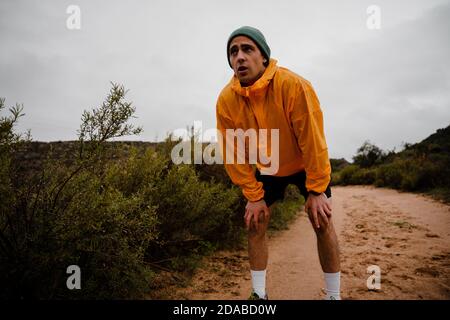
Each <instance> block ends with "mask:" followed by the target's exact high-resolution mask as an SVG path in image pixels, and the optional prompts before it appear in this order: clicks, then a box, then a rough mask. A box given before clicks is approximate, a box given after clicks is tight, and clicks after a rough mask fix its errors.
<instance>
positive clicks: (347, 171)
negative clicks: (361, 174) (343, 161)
mask: <svg viewBox="0 0 450 320" xmlns="http://www.w3.org/2000/svg"><path fill="white" fill-rule="evenodd" d="M358 170H359V167H358V166H356V165H349V166H347V167H345V168H344V169H342V170H341V171H340V172H339V178H338V179H337V181H339V184H342V185H344V186H345V185H349V184H354V183H353V181H354V180H353V176H354V175H355V174H356V172H357V171H358Z"/></svg>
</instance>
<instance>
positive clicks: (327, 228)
mask: <svg viewBox="0 0 450 320" xmlns="http://www.w3.org/2000/svg"><path fill="white" fill-rule="evenodd" d="M311 226H312V227H313V229H314V232H315V233H316V235H317V236H318V237H323V236H327V235H330V234H332V232H334V227H333V221H332V220H331V218H328V223H324V222H323V220H322V221H320V228H317V227H316V226H315V224H314V223H313V222H312V221H311Z"/></svg>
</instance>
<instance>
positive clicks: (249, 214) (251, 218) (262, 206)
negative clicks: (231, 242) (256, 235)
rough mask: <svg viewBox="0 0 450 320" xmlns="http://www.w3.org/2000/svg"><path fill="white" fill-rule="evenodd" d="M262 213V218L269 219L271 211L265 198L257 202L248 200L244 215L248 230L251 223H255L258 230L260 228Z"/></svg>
mask: <svg viewBox="0 0 450 320" xmlns="http://www.w3.org/2000/svg"><path fill="white" fill-rule="evenodd" d="M261 215H263V217H262V218H263V219H264V220H266V221H267V220H268V219H269V215H270V211H269V208H268V207H267V204H266V202H265V201H264V199H261V200H259V201H255V202H251V201H248V202H247V205H246V206H245V215H244V220H245V227H246V229H247V230H248V229H249V228H250V226H251V224H253V225H254V226H255V228H256V230H258V228H259V222H260V220H261Z"/></svg>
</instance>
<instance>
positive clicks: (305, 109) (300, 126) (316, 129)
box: [290, 82, 331, 193]
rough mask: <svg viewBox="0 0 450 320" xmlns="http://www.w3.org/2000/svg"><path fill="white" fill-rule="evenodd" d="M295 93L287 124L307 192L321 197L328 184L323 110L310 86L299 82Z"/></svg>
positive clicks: (328, 162)
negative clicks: (301, 162)
mask: <svg viewBox="0 0 450 320" xmlns="http://www.w3.org/2000/svg"><path fill="white" fill-rule="evenodd" d="M295 91H296V92H295V94H294V97H295V98H294V101H293V102H292V104H291V110H290V120H291V124H292V128H293V130H294V133H295V137H296V139H297V144H298V146H299V148H300V150H301V152H302V154H303V159H304V161H305V171H306V189H307V190H308V191H315V192H319V193H321V192H324V191H325V190H326V188H327V186H328V184H329V183H330V180H331V165H330V160H329V158H328V148H327V143H326V140H325V133H324V129H323V114H322V110H321V109H320V103H319V99H318V98H317V95H316V93H315V92H314V89H313V87H312V86H311V84H309V83H308V82H306V83H303V82H302V83H301V84H300V85H299V88H297V90H295Z"/></svg>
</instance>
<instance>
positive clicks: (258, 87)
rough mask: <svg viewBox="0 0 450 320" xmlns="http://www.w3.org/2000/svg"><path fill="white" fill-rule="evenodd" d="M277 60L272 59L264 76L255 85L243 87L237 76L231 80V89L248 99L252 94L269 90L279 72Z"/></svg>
mask: <svg viewBox="0 0 450 320" xmlns="http://www.w3.org/2000/svg"><path fill="white" fill-rule="evenodd" d="M277 62H278V61H277V60H275V59H272V58H271V59H270V60H269V65H268V66H267V68H266V70H265V71H264V73H263V75H262V76H261V77H260V78H259V79H258V80H256V82H255V83H254V84H252V85H251V86H248V87H242V86H241V83H240V82H239V79H238V77H237V76H236V75H234V76H233V78H232V79H231V88H232V89H233V90H234V91H235V92H236V93H237V94H239V95H241V96H244V97H248V96H249V95H250V93H257V92H259V91H262V90H264V89H266V88H267V86H268V85H269V83H270V80H272V79H273V77H274V75H275V72H276V71H277V70H278V66H277Z"/></svg>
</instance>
